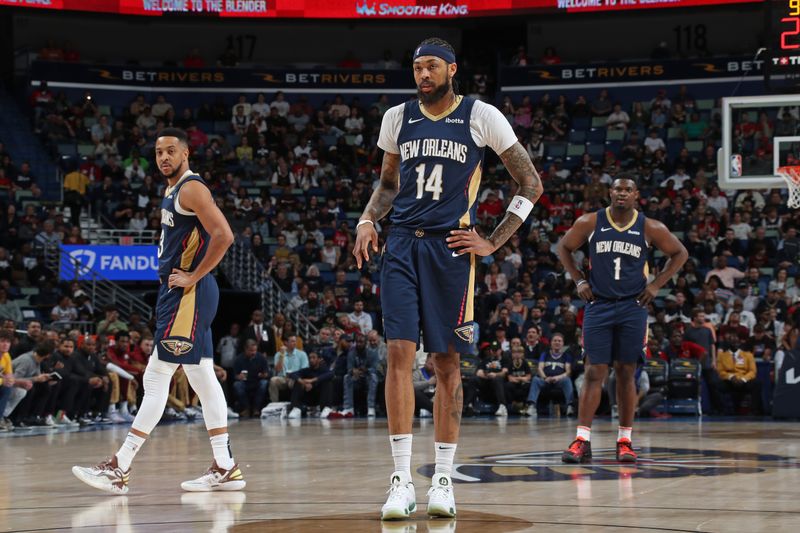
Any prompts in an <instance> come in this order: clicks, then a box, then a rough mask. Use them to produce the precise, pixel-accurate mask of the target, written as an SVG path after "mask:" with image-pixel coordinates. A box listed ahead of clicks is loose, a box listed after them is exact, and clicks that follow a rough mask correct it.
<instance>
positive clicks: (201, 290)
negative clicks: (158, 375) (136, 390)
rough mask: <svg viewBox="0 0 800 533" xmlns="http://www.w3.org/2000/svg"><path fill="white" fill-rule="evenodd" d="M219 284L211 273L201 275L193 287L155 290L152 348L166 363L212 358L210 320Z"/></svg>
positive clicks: (211, 319)
mask: <svg viewBox="0 0 800 533" xmlns="http://www.w3.org/2000/svg"><path fill="white" fill-rule="evenodd" d="M218 303H219V287H218V286H217V281H216V280H215V279H214V276H211V275H207V276H204V277H203V278H202V279H201V280H200V281H199V282H198V283H197V284H196V285H195V286H193V287H187V288H182V287H174V288H172V289H170V288H168V287H167V283H166V281H164V283H162V284H161V286H160V287H159V289H158V302H156V333H155V349H156V350H158V358H159V360H161V361H166V362H168V363H178V364H185V365H192V364H199V363H200V359H201V358H203V357H213V356H214V349H213V341H212V339H211V323H212V322H213V321H214V316H215V315H216V314H217V304H218Z"/></svg>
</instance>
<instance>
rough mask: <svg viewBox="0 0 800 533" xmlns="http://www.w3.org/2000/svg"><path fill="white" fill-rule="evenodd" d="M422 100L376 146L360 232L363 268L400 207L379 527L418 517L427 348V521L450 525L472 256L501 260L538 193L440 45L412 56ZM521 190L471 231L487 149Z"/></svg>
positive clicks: (386, 297) (385, 267)
mask: <svg viewBox="0 0 800 533" xmlns="http://www.w3.org/2000/svg"><path fill="white" fill-rule="evenodd" d="M413 69H414V81H415V82H416V85H417V95H418V100H415V101H412V102H407V103H405V104H402V105H399V106H396V107H393V108H391V109H389V110H388V111H387V112H386V114H385V115H384V117H383V123H382V125H381V133H380V137H379V140H378V146H379V147H380V148H381V149H383V150H384V156H383V165H382V169H381V179H380V185H379V187H378V188H377V189H376V190H375V192H374V193H373V195H372V198H371V199H370V201H369V204H368V205H367V207H366V209H365V210H364V214H363V215H362V216H361V220H360V221H359V223H358V227H357V233H358V234H357V237H356V244H355V249H354V251H353V253H354V254H355V256H356V261H357V263H358V267H359V268H361V265H362V263H363V261H365V260H367V261H368V260H369V251H370V248H371V249H372V251H373V252H377V251H378V235H377V233H376V231H375V223H376V222H377V221H379V220H380V219H382V218H383V217H384V216H386V215H387V214H388V213H389V211H390V209H392V208H393V209H394V210H393V211H392V214H391V216H390V220H391V223H392V225H391V228H390V229H389V236H388V238H387V239H386V245H385V247H384V250H383V262H382V265H381V305H382V308H383V317H384V330H385V334H386V338H387V341H388V348H389V353H388V371H387V376H386V408H387V412H388V418H389V433H390V443H391V448H392V456H393V458H394V470H395V471H394V473H393V474H392V476H391V478H390V488H389V497H388V499H387V501H386V504H385V505H384V506H383V509H382V510H381V517H382V518H383V519H384V520H388V519H402V518H406V517H408V516H409V515H410V513H412V512H414V511H415V510H416V496H415V492H414V485H413V482H412V478H411V439H412V435H411V425H412V419H413V413H414V389H413V386H412V382H411V370H412V367H413V362H414V356H415V353H416V350H417V345H418V343H419V339H420V331H422V337H423V339H424V343H425V349H426V351H428V352H430V353H432V354H433V360H434V367H435V371H436V397H435V400H434V425H435V434H436V439H435V440H436V442H435V452H436V470H435V474H434V477H433V480H432V487H431V489H430V491H429V492H428V498H429V499H428V508H427V512H428V514H429V515H432V516H443V517H453V516H455V513H456V510H455V501H454V498H453V491H452V483H451V480H450V473H451V470H452V465H453V456H454V454H455V450H456V442H457V440H458V432H459V424H460V420H461V409H462V401H463V398H462V389H461V374H460V368H459V354H460V353H471V351H472V345H473V342H474V338H473V337H474V328H475V326H474V323H473V316H472V315H473V287H474V284H475V256H476V255H478V256H486V255H490V254H492V253H494V251H495V250H497V248H499V247H500V246H501V245H503V243H505V242H506V240H507V239H508V238H509V237H510V236H511V235H512V234H513V233H514V232H515V231H516V230H517V228H519V226H520V225H521V224H522V223H523V222H524V220H525V219H526V218H527V216H528V214H529V213H530V211H531V209H532V207H533V203H534V202H535V201H536V200H537V199H538V198H539V195H540V194H541V184H540V181H539V177H538V175H537V174H536V171H535V170H534V168H533V165H532V163H531V160H530V157H529V156H528V155H527V153H526V151H525V149H524V148H523V147H522V146H521V145H520V144H519V143H518V142H517V137H516V135H515V134H514V131H513V130H512V128H511V126H510V125H509V124H508V121H507V120H506V119H505V118H504V117H503V115H502V114H501V113H500V112H499V111H498V110H497V109H496V108H494V107H492V106H490V105H487V104H485V103H483V102H480V101H477V100H474V99H472V98H467V97H462V96H459V95H457V94H456V93H455V91H454V89H453V76H454V75H455V73H456V70H457V66H456V58H455V52H454V51H453V48H452V47H451V46H450V45H449V44H448V43H447V42H445V41H442V40H441V39H427V40H425V41H423V42H422V43H420V45H419V46H418V47H417V49H416V50H415V52H414V63H413ZM486 146H489V147H490V148H491V149H492V150H494V151H495V152H497V153H498V154H499V155H500V159H501V160H502V161H503V164H504V166H505V168H506V170H508V172H509V173H510V174H511V177H512V178H513V179H514V180H515V181H516V182H517V184H518V190H517V192H516V196H514V198H513V199H512V200H511V202H510V205H509V208H508V212H507V213H506V215H505V217H504V218H503V220H502V221H501V222H500V224H499V225H498V226H497V228H496V229H495V230H494V232H493V233H492V234H491V235H490V236H489V237H488V238H483V237H481V236H480V235H479V234H478V233H477V232H476V231H475V230H474V228H473V227H472V226H473V224H474V223H475V216H476V210H477V205H476V204H477V202H476V199H477V195H478V189H479V188H480V182H481V172H482V167H483V152H484V147H486Z"/></svg>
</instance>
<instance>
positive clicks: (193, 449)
mask: <svg viewBox="0 0 800 533" xmlns="http://www.w3.org/2000/svg"><path fill="white" fill-rule="evenodd" d="M415 426H416V427H415V440H414V457H413V463H412V465H413V468H414V470H415V474H414V476H415V482H416V487H417V501H418V503H419V504H421V505H420V509H419V511H418V512H417V516H416V517H415V519H414V520H411V521H407V522H395V523H383V524H382V523H381V522H380V521H379V520H378V515H379V509H380V507H381V505H382V504H383V502H384V497H385V494H384V492H385V490H386V488H387V486H388V478H389V474H390V473H391V471H392V463H391V457H390V454H389V443H388V437H387V433H386V420H385V419H377V420H374V421H367V420H337V421H327V420H326V421H319V420H303V421H302V422H301V421H286V420H283V421H279V420H269V421H267V420H263V421H261V420H246V421H241V422H233V423H232V425H231V430H230V431H231V435H232V439H233V451H234V454H235V455H236V458H237V460H238V461H239V463H240V466H241V467H242V470H243V471H244V475H245V479H246V480H247V489H246V490H245V491H244V492H241V493H205V494H203V493H185V492H183V491H181V489H180V487H179V484H180V482H181V481H183V480H184V479H189V478H194V477H197V476H198V475H200V474H201V473H203V472H204V471H205V469H206V468H207V467H208V465H209V464H210V462H211V451H210V447H209V444H208V439H207V437H206V432H205V427H204V425H203V424H202V422H200V423H192V424H172V425H163V426H160V427H158V428H157V429H156V431H155V432H154V435H153V438H151V439H150V441H149V442H148V443H147V444H146V445H145V448H144V449H143V451H142V452H141V453H140V454H139V455H138V457H137V459H136V461H135V463H134V468H133V471H132V475H131V491H130V493H129V494H128V495H127V496H109V495H106V494H104V493H100V492H97V491H94V490H93V489H91V488H89V487H88V486H85V485H83V484H82V483H80V482H79V481H78V480H77V479H75V478H74V477H73V476H72V473H71V472H70V468H71V467H72V465H74V464H82V465H88V464H93V463H95V462H97V461H99V460H101V459H103V458H105V457H107V456H109V455H111V454H112V453H114V452H115V451H116V449H117V448H118V446H119V444H120V442H121V441H122V439H123V438H124V436H125V434H126V431H127V428H126V427H122V426H117V427H114V428H112V429H106V430H89V431H86V430H84V431H65V430H57V431H55V430H49V431H43V432H42V434H34V435H30V436H20V435H19V434H18V433H11V434H8V433H5V434H0V531H58V530H67V529H75V530H80V531H90V532H91V531H116V532H133V531H172V532H183V531H213V532H223V531H229V532H255V531H268V532H302V531H324V532H326V533H331V532H361V531H374V532H389V531H402V532H407V533H408V532H419V533H422V532H426V531H427V532H453V531H458V532H460V533H467V532H481V533H490V532H491V533H494V532H505V531H509V532H510V531H559V532H567V531H569V532H576V531H587V532H589V531H591V532H595V531H687V532H688V531H713V532H734V531H735V532H738V531H743V532H745V531H746V532H756V531H778V532H779V533H789V532H790V531H795V528H796V527H798V525H797V524H798V523H800V491H798V487H800V463H798V461H797V457H798V452H799V451H800V427H798V425H797V424H796V423H781V422H771V421H763V422H761V421H741V420H736V421H711V422H709V421H702V422H698V421H697V420H695V419H683V420H676V419H672V420H668V421H657V422H642V423H637V425H636V427H635V428H634V444H635V445H636V447H637V448H638V449H640V451H641V453H640V457H641V461H640V463H639V464H638V465H636V466H634V467H629V466H621V465H618V464H616V463H615V461H614V459H613V450H612V446H613V444H614V440H615V437H616V425H615V424H613V425H612V423H611V421H609V420H608V419H605V420H602V419H601V420H599V421H597V422H596V424H595V426H594V431H593V435H592V441H593V445H594V446H593V450H594V454H595V458H594V461H593V463H592V464H591V465H580V466H566V465H562V464H561V462H560V452H561V450H562V449H563V448H564V447H565V446H567V445H568V444H569V442H570V441H571V440H572V438H573V434H574V421H573V420H567V419H554V420H550V419H542V420H538V421H535V420H534V421H529V420H526V419H514V418H512V419H509V420H507V421H506V420H495V419H476V420H473V419H470V420H466V421H465V422H464V427H463V430H462V438H461V443H460V444H459V448H458V453H457V455H456V462H457V463H459V466H458V468H457V473H454V475H453V477H454V480H455V481H456V501H457V504H458V519H457V520H455V521H448V520H428V519H427V517H426V516H425V514H424V503H425V502H426V501H427V498H426V495H425V493H426V491H427V488H428V485H427V482H428V480H427V479H426V478H425V476H424V475H423V474H429V473H430V472H432V471H433V465H432V463H433V458H434V457H433V424H432V422H430V421H427V420H424V421H422V422H421V423H416V424H415ZM779 528H780V529H779Z"/></svg>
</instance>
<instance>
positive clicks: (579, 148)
mask: <svg viewBox="0 0 800 533" xmlns="http://www.w3.org/2000/svg"><path fill="white" fill-rule="evenodd" d="M584 152H586V146H584V145H583V144H570V145H568V146H567V156H573V157H580V156H582V155H583V154H584Z"/></svg>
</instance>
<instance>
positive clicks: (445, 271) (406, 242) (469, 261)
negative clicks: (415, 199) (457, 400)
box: [381, 227, 475, 354]
mask: <svg viewBox="0 0 800 533" xmlns="http://www.w3.org/2000/svg"><path fill="white" fill-rule="evenodd" d="M447 235H448V232H447V231H438V232H425V231H424V230H422V229H412V228H401V227H392V228H391V229H390V232H389V237H388V238H387V240H386V246H385V248H384V250H383V262H382V265H381V307H382V310H383V328H384V334H385V336H386V339H387V340H392V339H403V340H409V341H413V342H415V343H417V345H418V346H419V334H420V331H422V338H423V344H424V347H425V351H426V352H437V353H446V352H447V351H448V346H450V345H452V346H453V348H454V349H455V351H456V352H457V353H463V354H471V353H473V351H474V348H473V341H474V335H475V324H474V322H473V307H474V302H473V300H474V286H475V257H474V256H473V254H464V255H459V256H453V250H452V249H450V248H448V247H447V242H446V241H445V239H446V238H447Z"/></svg>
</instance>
